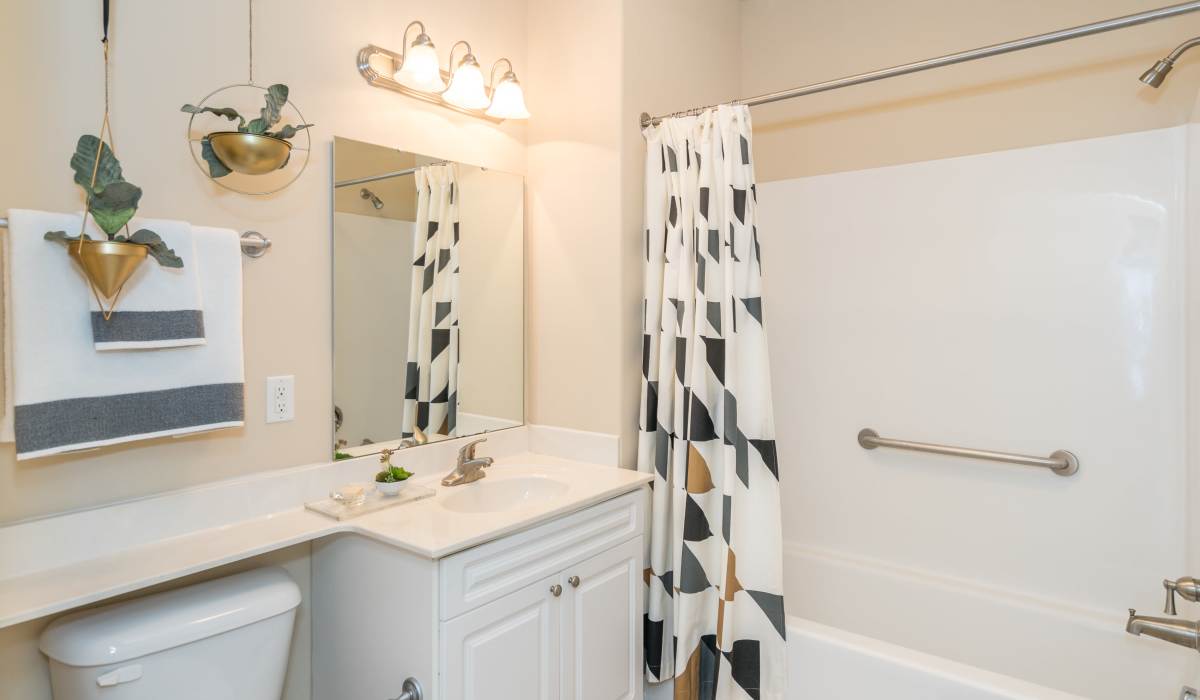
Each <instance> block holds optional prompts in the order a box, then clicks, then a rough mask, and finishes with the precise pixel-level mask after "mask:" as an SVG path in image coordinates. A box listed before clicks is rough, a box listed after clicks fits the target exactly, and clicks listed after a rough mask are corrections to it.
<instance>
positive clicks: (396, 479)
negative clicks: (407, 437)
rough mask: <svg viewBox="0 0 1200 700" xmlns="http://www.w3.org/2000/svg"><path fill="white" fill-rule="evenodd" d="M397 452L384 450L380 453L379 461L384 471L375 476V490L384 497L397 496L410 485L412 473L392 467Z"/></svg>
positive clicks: (401, 468)
mask: <svg viewBox="0 0 1200 700" xmlns="http://www.w3.org/2000/svg"><path fill="white" fill-rule="evenodd" d="M394 453H395V450H386V449H385V450H384V451H383V452H380V453H379V461H380V463H381V464H383V470H382V471H380V472H379V473H378V474H376V475H375V490H376V491H378V492H379V493H380V494H381V495H384V496H395V495H397V494H399V493H400V491H401V490H402V489H403V488H404V487H405V486H407V485H408V480H409V477H411V476H412V472H410V471H408V470H407V469H405V468H404V467H394V466H392V455H393V454H394Z"/></svg>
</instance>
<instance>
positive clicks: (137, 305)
mask: <svg viewBox="0 0 1200 700" xmlns="http://www.w3.org/2000/svg"><path fill="white" fill-rule="evenodd" d="M81 215H82V213H81ZM142 228H146V229H150V230H151V231H154V232H155V233H157V234H158V235H159V236H160V237H162V239H163V242H164V243H166V244H167V247H168V248H171V249H173V250H174V251H175V254H176V255H178V256H179V257H180V258H182V259H183V267H163V266H162V265H159V264H158V263H157V262H155V261H154V259H153V258H151V259H150V260H149V263H151V264H145V265H139V266H138V269H137V271H136V272H134V273H133V275H132V276H131V277H130V278H129V281H128V282H126V283H125V288H124V289H122V290H121V296H120V298H119V299H118V303H117V306H116V311H114V312H113V313H112V314H111V315H110V316H109V317H108V319H107V320H106V319H105V318H104V314H103V313H101V311H100V305H99V304H98V303H97V302H96V297H95V295H92V296H91V297H90V300H91V301H90V302H89V303H90V304H91V308H92V315H91V328H92V338H93V339H94V340H95V342H96V349H97V350H135V349H150V348H177V347H183V346H187V345H203V344H204V311H203V309H204V307H203V305H202V304H201V303H200V299H201V297H200V280H199V277H198V276H197V274H196V266H195V265H193V264H192V262H193V261H194V260H195V259H196V248H195V245H194V244H193V242H192V227H191V225H190V224H188V223H187V222H186V221H174V220H171V219H133V220H132V221H130V222H129V230H130V231H137V230H138V229H142ZM78 231H79V229H78V228H76V229H75V230H74V231H68V233H70V234H71V235H75V234H76V233H77V232H78ZM88 236H89V237H90V238H93V239H96V240H103V239H104V237H105V235H104V232H102V231H101V230H100V228H99V227H98V226H96V223H95V222H94V221H92V219H91V218H90V217H89V218H88ZM106 302H107V300H106Z"/></svg>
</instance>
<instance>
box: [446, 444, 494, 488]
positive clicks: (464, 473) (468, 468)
mask: <svg viewBox="0 0 1200 700" xmlns="http://www.w3.org/2000/svg"><path fill="white" fill-rule="evenodd" d="M481 442H487V438H479V439H478V440H472V441H471V442H468V443H467V444H465V445H463V446H462V448H461V449H460V450H459V451H458V460H457V461H456V462H455V464H454V471H452V472H450V473H449V474H447V475H446V478H445V479H442V486H460V485H462V484H469V483H471V482H472V481H479V480H480V479H482V478H483V477H485V476H487V474H485V473H484V471H483V470H484V469H485V468H487V467H490V466H492V462H493V461H494V460H492V458H491V457H476V456H475V447H476V446H477V445H478V444H479V443H481Z"/></svg>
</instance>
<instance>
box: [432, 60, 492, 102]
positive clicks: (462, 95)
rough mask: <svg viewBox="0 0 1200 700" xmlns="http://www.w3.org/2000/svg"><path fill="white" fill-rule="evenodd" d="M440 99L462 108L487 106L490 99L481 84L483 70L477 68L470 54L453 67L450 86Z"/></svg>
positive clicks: (477, 65)
mask: <svg viewBox="0 0 1200 700" xmlns="http://www.w3.org/2000/svg"><path fill="white" fill-rule="evenodd" d="M442 99H443V100H445V101H447V102H449V103H450V104H452V105H454V106H456V107H462V108H463V109H483V108H484V107H487V106H488V103H489V102H490V100H489V99H488V95H487V90H486V89H484V86H483V71H481V70H479V64H478V63H477V62H476V61H475V59H474V57H472V56H470V54H468V58H464V59H463V60H462V63H460V64H459V66H458V68H456V69H454V75H453V76H451V78H450V87H449V88H447V89H446V91H445V92H443V93H442Z"/></svg>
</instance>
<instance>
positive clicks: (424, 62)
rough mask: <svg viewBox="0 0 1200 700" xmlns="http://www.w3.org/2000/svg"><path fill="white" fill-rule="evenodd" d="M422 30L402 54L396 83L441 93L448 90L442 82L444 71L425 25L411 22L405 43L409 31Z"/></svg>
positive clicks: (406, 30) (405, 37)
mask: <svg viewBox="0 0 1200 700" xmlns="http://www.w3.org/2000/svg"><path fill="white" fill-rule="evenodd" d="M413 27H418V28H420V32H421V33H420V34H417V38H416V39H413V42H412V44H409V45H408V47H407V48H405V50H404V53H402V54H400V62H399V67H398V68H397V69H396V73H395V76H394V77H395V78H396V82H398V83H400V84H401V85H405V86H407V87H410V88H412V89H413V90H422V91H425V92H441V91H442V90H445V89H446V83H445V81H443V80H442V69H441V65H440V64H439V62H438V56H437V50H436V49H435V48H434V47H433V40H431V39H430V38H429V35H428V34H426V33H425V25H424V24H423V23H422V22H420V21H417V22H410V23H409V25H408V26H407V27H405V28H404V41H408V30H410V29H412V28H413Z"/></svg>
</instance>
